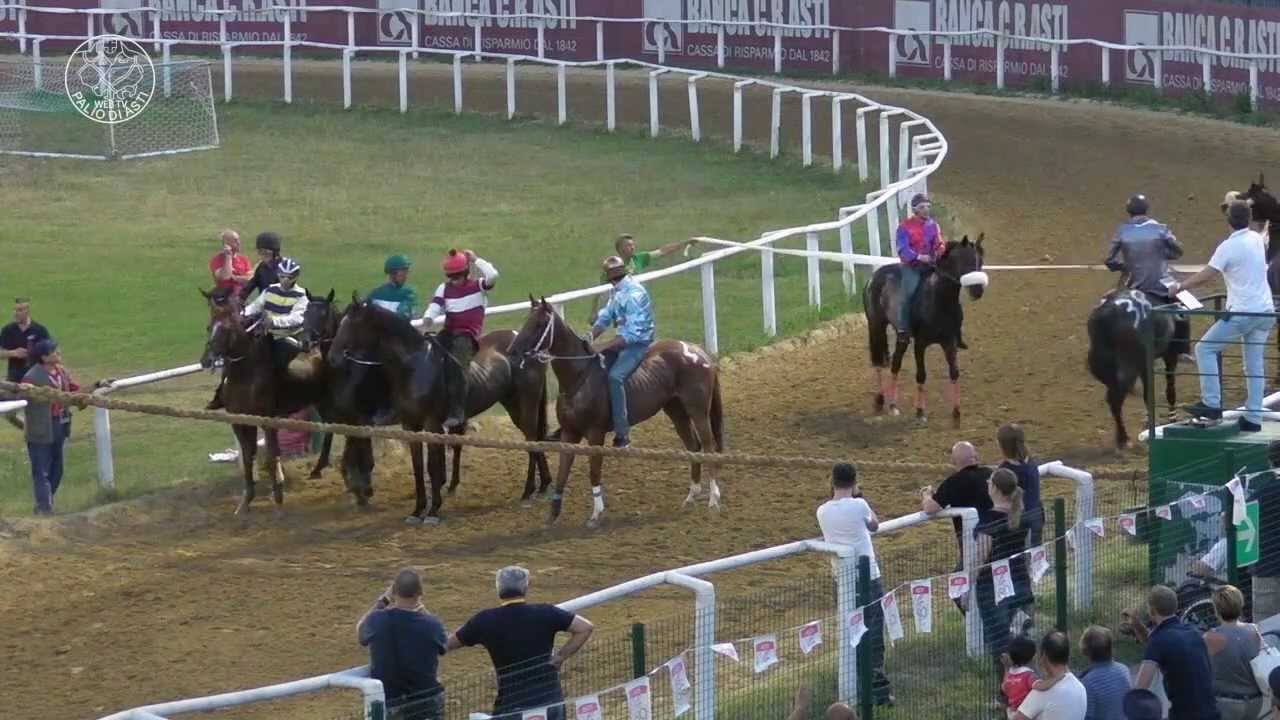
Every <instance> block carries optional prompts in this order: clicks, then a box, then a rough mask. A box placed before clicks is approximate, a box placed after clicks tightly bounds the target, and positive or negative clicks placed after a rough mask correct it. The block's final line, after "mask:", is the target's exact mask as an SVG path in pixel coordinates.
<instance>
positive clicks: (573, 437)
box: [511, 297, 724, 528]
mask: <svg viewBox="0 0 1280 720" xmlns="http://www.w3.org/2000/svg"><path fill="white" fill-rule="evenodd" d="M529 304H530V307H531V309H530V311H529V318H528V319H527V320H525V323H524V327H522V328H521V329H520V332H519V334H518V335H517V336H516V339H515V342H514V343H512V345H511V354H512V355H513V356H516V357H525V358H530V359H535V360H539V361H541V362H548V361H549V362H550V363H551V369H552V370H553V371H555V374H556V378H557V379H559V381H560V396H559V398H557V400H556V417H557V419H559V421H560V431H561V435H560V437H561V441H562V442H566V443H577V442H578V441H579V440H581V439H583V438H586V440H587V442H588V443H590V444H591V445H603V444H604V438H605V435H606V434H607V433H609V432H610V431H611V430H612V429H613V427H612V426H613V419H612V417H611V415H610V412H609V391H608V386H607V383H606V377H605V376H606V374H605V370H604V368H603V367H602V364H601V362H600V357H599V356H598V355H597V354H596V353H595V352H594V351H592V349H591V344H590V343H589V342H587V341H586V340H584V339H583V338H581V337H579V336H578V334H577V333H575V332H574V331H573V329H572V328H570V327H569V325H568V324H567V323H565V321H564V319H563V318H561V317H560V316H559V315H558V314H557V313H556V311H555V310H554V309H553V308H552V307H551V306H550V305H548V304H547V301H546V299H543V300H541V301H535V300H534V299H533V298H532V297H530V298H529ZM659 410H661V411H663V412H665V413H666V414H667V417H668V418H670V419H671V424H672V425H673V426H674V427H675V430H676V434H677V435H679V436H680V440H681V442H683V443H684V446H685V447H686V448H688V449H689V450H690V451H692V452H700V451H707V452H717V453H719V452H724V424H723V418H722V409H721V402H720V374H719V370H718V368H717V366H716V363H715V361H714V360H712V359H711V356H710V355H708V354H707V352H706V351H705V350H703V349H702V348H700V347H698V346H697V345H694V344H692V343H687V342H682V341H678V340H660V341H658V342H655V343H654V344H653V345H652V346H651V347H650V348H649V352H648V353H647V354H646V355H645V357H644V360H643V361H642V362H641V363H640V367H639V368H637V369H636V371H635V373H633V374H632V375H631V377H630V378H629V379H628V380H627V415H628V417H629V418H630V419H631V423H632V424H633V425H637V424H639V423H642V422H644V421H645V420H648V419H649V418H651V417H653V416H654V415H656V414H658V411H659ZM602 460H603V458H600V457H592V458H591V459H590V468H591V473H590V474H591V493H592V500H593V506H592V511H591V519H590V521H588V523H587V526H588V527H593V528H594V527H597V526H599V524H600V517H601V515H602V514H603V513H604V495H603V489H602V488H601V486H600V466H601V461H602ZM572 469H573V455H570V454H568V453H562V454H561V455H560V469H559V472H558V473H557V475H556V490H555V494H554V495H553V496H552V498H551V521H552V522H554V521H555V520H556V519H557V518H558V517H559V516H560V510H561V505H562V502H563V498H564V487H565V484H566V483H567V482H568V480H569V472H570V471H571V470H572ZM709 470H710V472H709V473H708V475H709V476H710V507H711V508H712V509H719V507H720V487H719V485H717V484H716V475H717V468H716V466H714V465H712V466H711V467H710V468H709ZM701 494H702V466H701V464H699V463H693V467H692V481H691V484H690V488H689V496H688V497H686V498H685V504H686V505H687V504H689V503H690V502H692V501H694V500H696V499H697V498H698V497H700V496H701Z"/></svg>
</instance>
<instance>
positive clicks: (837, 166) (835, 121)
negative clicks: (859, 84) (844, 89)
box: [831, 95, 848, 173]
mask: <svg viewBox="0 0 1280 720" xmlns="http://www.w3.org/2000/svg"><path fill="white" fill-rule="evenodd" d="M845 100H848V98H846V97H841V96H839V95H832V96H831V169H832V170H833V171H835V172H837V173H839V172H843V171H844V111H843V110H842V109H841V107H840V103H842V102H844V101H845Z"/></svg>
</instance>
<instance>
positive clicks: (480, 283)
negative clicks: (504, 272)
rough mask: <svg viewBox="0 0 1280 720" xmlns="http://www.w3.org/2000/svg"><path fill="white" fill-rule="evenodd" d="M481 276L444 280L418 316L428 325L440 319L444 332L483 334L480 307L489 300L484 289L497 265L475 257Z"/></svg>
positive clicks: (489, 286) (493, 278)
mask: <svg viewBox="0 0 1280 720" xmlns="http://www.w3.org/2000/svg"><path fill="white" fill-rule="evenodd" d="M475 266H476V269H477V270H479V271H480V275H481V277H480V278H479V279H477V278H467V280H466V281H465V282H462V283H457V284H455V283H451V282H444V283H440V287H438V288H436V291H435V294H434V295H433V296H432V298H431V304H430V305H428V306H427V311H426V312H425V313H423V315H422V318H423V320H424V321H425V324H426V326H427V327H428V328H430V327H433V326H435V325H436V324H438V323H439V322H440V319H441V318H443V319H444V328H443V330H444V332H446V333H449V334H451V335H470V336H471V337H473V338H475V339H476V340H477V341H478V340H479V339H480V336H481V335H482V334H484V311H485V308H486V307H487V306H488V304H489V294H488V291H490V290H492V289H493V285H494V281H496V280H497V279H498V269H497V268H495V267H494V266H493V265H492V264H490V263H489V262H487V261H485V260H484V259H482V258H476V260H475Z"/></svg>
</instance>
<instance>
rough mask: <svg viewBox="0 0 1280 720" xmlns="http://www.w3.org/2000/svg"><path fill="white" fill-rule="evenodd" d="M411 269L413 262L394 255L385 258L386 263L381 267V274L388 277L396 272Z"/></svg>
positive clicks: (402, 256)
mask: <svg viewBox="0 0 1280 720" xmlns="http://www.w3.org/2000/svg"><path fill="white" fill-rule="evenodd" d="M411 267H413V262H412V261H410V260H409V258H407V257H405V256H404V255H399V254H396V255H392V256H391V257H389V258H387V262H386V263H384V264H383V266H382V272H384V273H386V274H388V275H390V274H391V273H393V272H395V271H397V270H408V269H409V268H411Z"/></svg>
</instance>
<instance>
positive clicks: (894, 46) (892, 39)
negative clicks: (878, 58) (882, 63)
mask: <svg viewBox="0 0 1280 720" xmlns="http://www.w3.org/2000/svg"><path fill="white" fill-rule="evenodd" d="M889 77H891V78H895V77H898V34H897V33H889Z"/></svg>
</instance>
